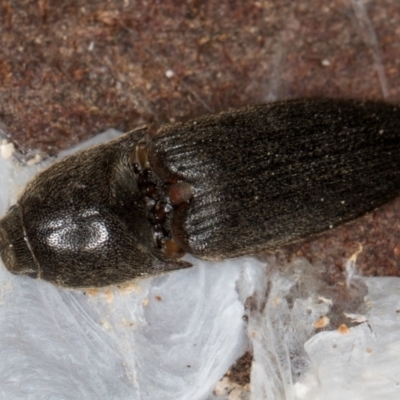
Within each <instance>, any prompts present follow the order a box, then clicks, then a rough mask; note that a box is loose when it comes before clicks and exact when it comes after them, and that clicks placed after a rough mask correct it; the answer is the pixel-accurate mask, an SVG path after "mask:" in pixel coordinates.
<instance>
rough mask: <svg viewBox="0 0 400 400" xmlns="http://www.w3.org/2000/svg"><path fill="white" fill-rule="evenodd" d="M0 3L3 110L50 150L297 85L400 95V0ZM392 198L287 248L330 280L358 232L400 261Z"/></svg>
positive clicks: (10, 127)
mask: <svg viewBox="0 0 400 400" xmlns="http://www.w3.org/2000/svg"><path fill="white" fill-rule="evenodd" d="M360 4H361V5H360ZM362 4H363V3H362V2H360V1H356V0H353V1H351V0H348V1H344V0H336V1H329V2H328V1H322V0H320V1H315V0H312V1H311V0H308V1H296V2H294V1H292V0H275V1H237V2H235V1H228V0H222V1H218V2H217V1H211V2H204V1H199V0H193V1H188V2H183V1H182V2H181V1H168V0H166V1H162V2H161V1H159V2H156V1H147V2H146V1H144V2H143V1H133V0H124V1H116V0H114V1H108V2H104V1H101V0H90V1H83V0H79V1H78V0H75V1H74V0H69V1H63V2H60V3H58V5H57V6H56V5H55V2H50V1H46V0H39V1H27V0H19V1H11V0H2V1H1V2H0V5H1V6H0V35H1V46H0V122H1V123H3V124H4V125H5V127H6V130H7V131H8V132H10V133H11V135H12V136H13V138H14V139H15V140H16V141H18V142H19V143H21V144H22V145H23V146H25V147H32V148H40V149H41V150H44V151H46V152H49V153H55V152H57V150H58V149H60V148H64V147H66V146H69V145H71V144H73V143H76V142H78V141H80V140H83V139H84V138H87V137H89V136H91V135H94V134H95V133H97V132H100V131H103V130H105V129H107V128H109V127H115V128H118V129H121V130H127V129H130V128H132V127H135V126H137V125H139V124H143V123H149V122H153V123H155V124H156V125H159V124H161V123H163V122H166V121H173V120H179V119H185V118H188V117H190V116H194V115H200V114H203V113H206V112H210V111H218V110H221V109H225V108H228V107H231V106H240V105H244V104H248V103H257V102H262V101H269V100H274V99H282V98H290V97H302V96H303V97H304V96H308V97H310V96H336V97H358V98H374V99H380V98H382V97H384V98H386V99H387V100H390V101H399V100H400V28H399V26H400V23H399V22H400V4H399V3H398V2H397V1H396V0H385V1H379V2H378V1H368V2H366V3H365V7H362ZM399 209H400V203H399V201H397V202H394V203H393V204H392V205H391V206H388V207H385V208H384V209H382V210H379V211H377V212H375V213H373V214H372V215H370V216H368V217H366V218H364V219H362V220H360V221H359V222H357V223H356V224H352V225H347V226H345V227H343V228H341V229H337V230H335V231H334V232H332V233H329V234H326V235H324V236H322V237H320V238H319V239H318V240H312V241H308V242H306V243H304V244H303V245H301V246H298V245H297V246H292V247H291V248H290V250H291V252H292V253H291V254H292V255H293V254H298V255H304V256H306V257H307V258H308V259H309V260H311V261H313V262H314V261H318V262H322V263H324V264H325V265H327V266H329V268H330V269H329V276H330V278H331V279H334V277H335V275H336V274H337V273H340V271H341V270H342V268H343V265H344V264H343V263H344V260H345V259H346V258H348V257H349V256H350V255H351V254H352V253H353V252H354V251H356V250H357V249H358V243H361V244H362V246H363V251H362V253H361V254H360V256H359V258H358V264H359V265H360V267H361V268H362V270H363V272H364V273H367V274H372V275H397V274H399V272H398V270H399V265H400V262H399V257H400V245H399V244H398V243H399V241H398V240H397V238H398V237H399V236H400V230H399V228H398V225H399V223H400V218H399V217H397V216H398V215H399V213H398V211H399Z"/></svg>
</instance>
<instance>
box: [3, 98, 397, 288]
mask: <svg viewBox="0 0 400 400" xmlns="http://www.w3.org/2000/svg"><path fill="white" fill-rule="evenodd" d="M146 133H147V128H146V127H144V128H139V129H136V130H134V131H132V132H130V133H128V134H126V135H123V136H121V137H120V138H118V139H116V140H113V141H110V142H108V143H105V144H102V145H99V146H96V147H93V148H91V149H89V150H86V151H83V152H81V153H78V154H75V155H72V156H70V157H68V158H66V159H64V160H62V161H60V162H58V163H56V164H54V165H52V166H51V167H49V168H48V169H47V170H45V171H44V172H42V173H41V174H39V175H38V176H37V177H36V178H34V179H33V180H32V181H31V182H30V183H29V184H28V186H27V188H26V190H25V192H24V194H23V195H22V197H21V198H20V200H19V201H18V202H17V204H16V205H14V206H12V207H11V208H10V210H9V211H8V213H7V214H6V216H5V217H4V218H3V219H2V220H1V221H0V251H1V257H2V259H3V261H4V264H5V265H6V267H7V268H8V269H9V270H10V271H11V272H13V273H16V274H30V275H33V276H36V277H39V278H43V279H45V280H48V281H51V282H54V283H55V284H58V285H63V286H69V287H86V286H106V285H111V284H115V283H120V282H124V281H127V280H131V279H133V278H136V277H138V276H143V275H148V274H155V273H160V272H165V271H171V270H174V269H179V268H184V267H188V266H190V264H189V263H187V262H184V261H179V260H178V259H179V258H180V257H181V256H182V255H183V254H184V253H186V252H187V253H191V254H193V255H194V256H197V257H200V258H205V259H211V260H219V259H223V258H228V257H236V256H240V255H243V254H247V253H254V252H256V251H259V250H262V249H275V248H277V247H279V246H282V245H284V244H287V243H290V242H293V241H296V240H298V239H301V238H304V237H306V236H309V235H312V234H316V233H319V232H322V231H324V230H327V229H329V228H332V227H335V226H337V225H339V224H342V223H344V222H346V221H350V220H352V219H355V218H357V217H359V216H360V215H362V214H364V213H366V212H368V211H371V210H373V209H374V208H376V207H378V206H380V205H381V204H383V203H385V202H386V201H388V200H389V199H391V198H393V197H394V196H395V195H396V194H397V193H398V191H399V188H400V154H399V153H400V110H399V107H398V106H396V105H390V104H386V103H382V102H370V101H366V102H364V101H353V100H295V101H283V102H276V103H270V104H263V105H258V106H252V107H245V108H241V109H237V110H229V111H227V112H223V113H221V114H218V115H209V116H205V117H201V118H198V119H195V120H191V121H188V122H186V123H177V124H170V125H166V126H164V127H162V128H161V129H160V130H159V131H158V132H157V134H156V135H155V136H154V137H152V139H151V140H150V141H146Z"/></svg>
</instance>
